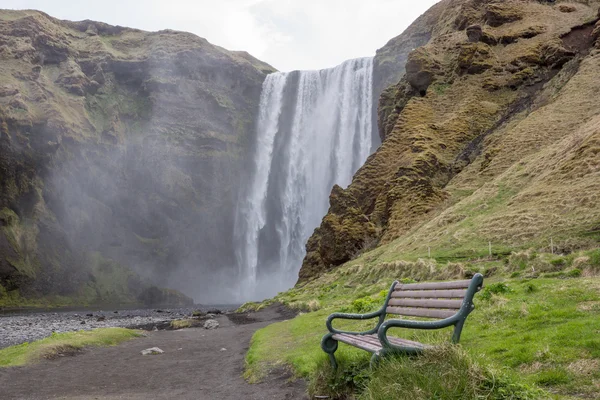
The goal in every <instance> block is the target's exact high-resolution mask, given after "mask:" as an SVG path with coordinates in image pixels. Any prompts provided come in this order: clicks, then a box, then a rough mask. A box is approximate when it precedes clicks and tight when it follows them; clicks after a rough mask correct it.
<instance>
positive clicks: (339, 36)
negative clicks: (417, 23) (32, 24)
mask: <svg viewBox="0 0 600 400" xmlns="http://www.w3.org/2000/svg"><path fill="white" fill-rule="evenodd" d="M437 1H438V0H102V1H87V0H0V8H13V9H24V8H30V9H37V10H41V11H44V12H46V13H48V14H50V15H52V16H54V17H57V18H61V19H69V20H83V19H92V20H96V21H103V22H107V23H109V24H113V25H123V26H129V27H134V28H139V29H144V30H149V31H156V30H161V29H167V28H169V29H176V30H182V31H188V32H193V33H195V34H197V35H199V36H202V37H204V38H206V39H208V40H209V41H210V42H211V43H214V44H217V45H219V46H222V47H225V48H227V49H230V50H246V51H248V52H249V53H251V54H252V55H253V56H255V57H257V58H259V59H261V60H263V61H266V62H268V63H270V64H271V65H273V66H274V67H276V68H277V69H279V70H282V71H289V70H293V69H320V68H326V67H332V66H335V65H337V64H339V63H341V62H342V61H344V60H347V59H350V58H356V57H364V56H371V55H374V54H375V50H376V49H378V48H380V47H382V46H383V45H384V44H385V43H386V42H387V41H388V40H389V39H391V38H392V37H395V36H397V35H399V34H400V33H402V31H403V30H404V29H405V28H406V27H407V26H408V25H410V23H411V22H412V21H413V20H415V19H416V18H417V17H418V16H419V15H421V14H422V13H423V12H425V11H426V10H427V9H428V8H429V7H431V6H432V5H433V4H435V3H437Z"/></svg>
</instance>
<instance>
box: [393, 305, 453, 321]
mask: <svg viewBox="0 0 600 400" xmlns="http://www.w3.org/2000/svg"><path fill="white" fill-rule="evenodd" d="M385 312H386V313H388V314H397V315H405V316H409V317H426V318H441V319H443V318H448V317H451V316H453V315H454V314H456V311H453V310H433V309H431V308H404V307H388V308H386V309H385Z"/></svg>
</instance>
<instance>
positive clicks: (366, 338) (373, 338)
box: [332, 333, 431, 355]
mask: <svg viewBox="0 0 600 400" xmlns="http://www.w3.org/2000/svg"><path fill="white" fill-rule="evenodd" d="M332 337H333V339H335V340H337V341H339V342H342V343H346V344H349V345H351V346H354V347H358V348H359V349H363V350H366V351H368V352H370V353H373V354H377V355H379V352H380V351H381V349H383V345H382V344H381V342H380V341H379V338H378V337H377V335H376V334H373V335H351V334H347V333H336V334H335V335H333V336H332ZM387 338H388V340H389V342H390V343H391V344H393V345H395V346H398V347H416V348H420V349H426V348H429V347H431V346H429V345H426V344H422V343H419V342H413V341H412V340H407V339H400V338H397V337H392V336H388V337H387Z"/></svg>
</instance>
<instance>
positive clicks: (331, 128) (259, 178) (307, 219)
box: [235, 58, 373, 300]
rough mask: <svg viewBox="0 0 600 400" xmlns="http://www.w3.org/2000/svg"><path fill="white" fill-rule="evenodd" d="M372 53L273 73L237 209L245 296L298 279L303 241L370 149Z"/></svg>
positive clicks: (265, 89)
mask: <svg viewBox="0 0 600 400" xmlns="http://www.w3.org/2000/svg"><path fill="white" fill-rule="evenodd" d="M372 75H373V59H372V58H360V59H356V60H349V61H346V62H344V63H343V64H341V65H339V66H337V67H335V68H331V69H325V70H320V71H294V72H289V73H282V72H277V73H274V74H270V75H268V76H267V78H266V80H265V82H264V84H263V89H262V94H261V99H260V112H259V116H258V123H257V139H256V140H257V143H256V148H255V154H254V164H253V166H252V167H253V170H252V171H250V172H251V178H250V181H249V182H248V189H247V190H246V191H245V192H244V193H243V195H242V196H241V198H240V202H239V204H238V210H237V214H236V238H235V241H236V243H235V247H236V256H237V260H238V268H239V271H238V272H239V280H238V282H240V287H241V288H242V289H241V292H239V294H240V296H241V299H243V300H247V299H261V298H266V297H269V296H272V295H274V294H276V293H277V292H278V291H281V290H284V289H287V288H289V287H291V286H293V285H294V283H295V281H296V279H297V274H298V271H299V269H300V266H301V264H302V259H303V258H304V255H305V247H304V246H305V244H306V241H307V240H308V238H309V237H310V235H311V234H312V232H313V230H314V229H315V228H316V227H318V226H319V225H320V223H321V219H322V218H323V216H324V215H325V214H326V213H327V209H328V207H329V193H330V192H331V188H332V187H333V185H334V184H338V185H340V186H342V187H346V186H348V185H349V184H350V182H351V181H352V176H353V175H354V173H355V172H356V170H357V169H358V168H359V167H360V166H361V165H362V164H363V163H364V162H365V160H366V159H367V157H368V156H369V153H370V150H371V147H372V133H373V132H372V129H373V126H372V107H373V95H372V86H373V81H372Z"/></svg>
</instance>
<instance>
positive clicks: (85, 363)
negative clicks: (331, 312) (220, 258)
mask: <svg viewBox="0 0 600 400" xmlns="http://www.w3.org/2000/svg"><path fill="white" fill-rule="evenodd" d="M293 315H294V313H293V312H290V311H289V310H286V309H284V308H282V307H278V306H271V307H267V308H266V309H263V310H261V311H259V312H257V313H251V314H228V315H218V316H216V318H215V319H216V320H217V321H218V322H219V327H218V328H217V329H212V330H208V329H203V328H191V329H182V330H177V331H167V330H163V331H151V332H147V334H146V336H145V337H142V338H139V339H135V340H131V341H129V342H126V343H123V344H121V345H119V346H115V347H105V348H89V349H86V350H84V351H83V352H78V353H77V354H76V355H74V356H73V357H60V358H57V359H54V360H43V361H41V362H40V363H38V364H35V365H30V366H25V367H14V368H3V369H0V387H1V388H2V399H6V400H8V399H19V400H21V399H35V400H37V399H56V398H60V399H70V400H74V399H78V400H83V399H86V400H87V399H105V400H106V399H111V400H112V399H115V400H116V399H132V400H136V399H174V398H177V399H194V400H203V399H207V400H208V399H211V400H212V399H223V400H226V399H236V400H237V399H249V400H252V399H261V400H262V399H273V400H285V399H290V400H291V399H305V398H307V397H306V394H305V393H306V386H305V383H304V382H303V381H302V380H293V379H291V376H290V374H289V373H288V372H286V371H285V370H279V371H275V372H273V373H271V375H269V376H268V377H266V378H265V380H264V381H263V382H262V383H259V384H252V385H251V384H248V383H247V382H246V381H244V379H243V377H242V374H243V370H244V357H245V354H246V351H247V349H248V345H249V343H250V338H251V337H252V335H253V334H254V332H256V330H257V329H260V328H262V327H264V326H266V325H268V324H270V323H272V322H274V321H279V320H284V319H288V318H291V317H292V316H293ZM107 320H108V318H107ZM316 345H317V344H316ZM153 347H158V348H159V349H160V351H161V352H162V353H160V352H159V354H156V355H142V351H143V350H146V349H151V348H153ZM41 382H43V384H40V383H41Z"/></svg>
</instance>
